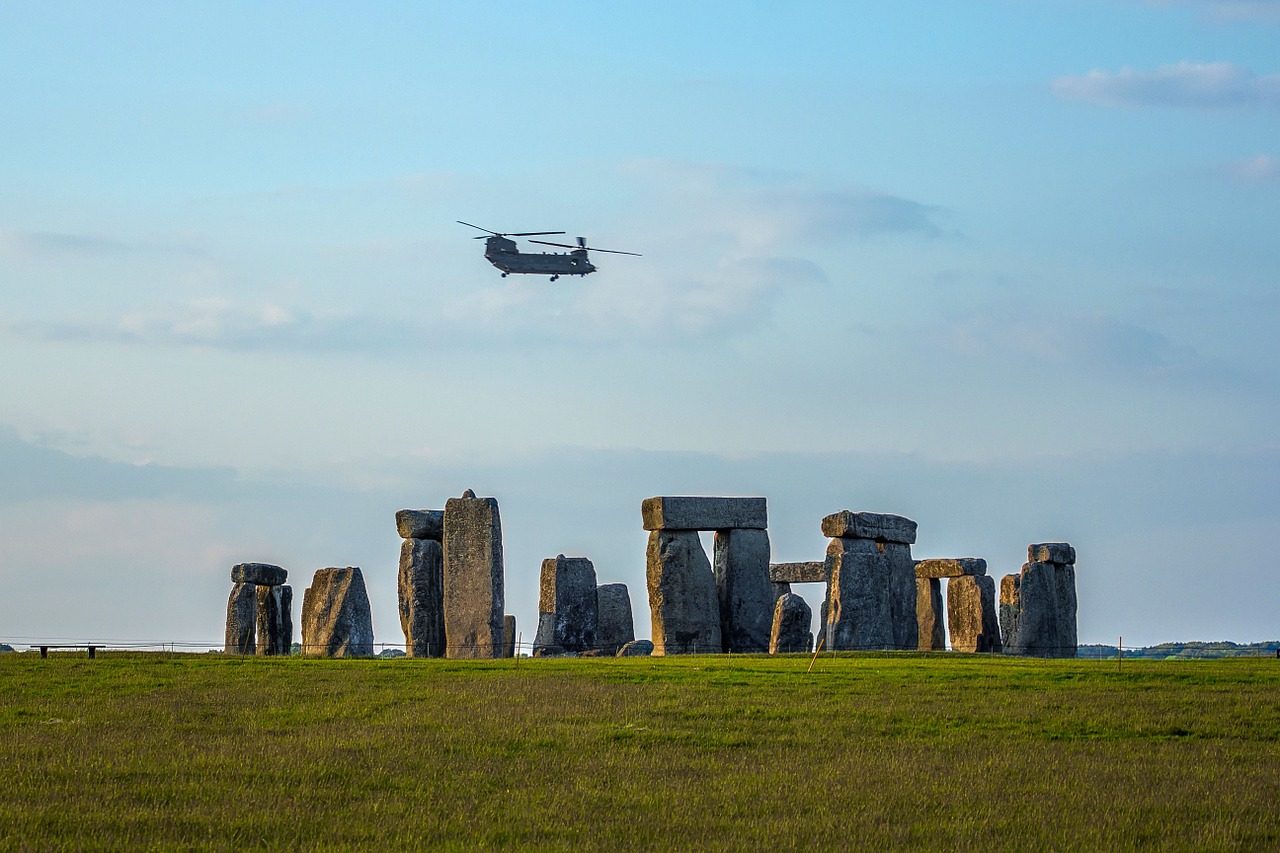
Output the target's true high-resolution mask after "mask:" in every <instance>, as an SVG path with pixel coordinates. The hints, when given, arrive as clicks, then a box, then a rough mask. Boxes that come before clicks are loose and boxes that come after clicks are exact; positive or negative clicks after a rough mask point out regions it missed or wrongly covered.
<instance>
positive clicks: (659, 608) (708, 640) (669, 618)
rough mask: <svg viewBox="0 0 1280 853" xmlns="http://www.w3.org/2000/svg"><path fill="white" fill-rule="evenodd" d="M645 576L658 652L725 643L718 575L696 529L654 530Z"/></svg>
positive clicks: (697, 650)
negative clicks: (716, 576) (718, 592)
mask: <svg viewBox="0 0 1280 853" xmlns="http://www.w3.org/2000/svg"><path fill="white" fill-rule="evenodd" d="M645 578H646V581H647V585H648V588H649V615H650V620H651V622H652V626H653V653H654V654H655V655H674V654H709V653H711V652H719V651H720V650H721V649H722V648H723V645H722V643H721V636H720V601H719V597H718V595H717V592H716V578H715V575H714V574H713V573H712V571H711V562H710V561H709V560H708V559H707V555H706V553H705V552H704V551H703V550H702V543H701V542H700V541H699V540H698V534H697V533H696V532H694V531H692V530H654V531H652V532H650V533H649V546H648V548H647V549H646V552H645Z"/></svg>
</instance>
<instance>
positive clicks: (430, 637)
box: [397, 510, 445, 658]
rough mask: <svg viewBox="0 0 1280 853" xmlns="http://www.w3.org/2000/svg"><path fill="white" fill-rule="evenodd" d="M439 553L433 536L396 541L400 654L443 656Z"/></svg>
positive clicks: (441, 553) (441, 576)
mask: <svg viewBox="0 0 1280 853" xmlns="http://www.w3.org/2000/svg"><path fill="white" fill-rule="evenodd" d="M404 511H405V510H401V512H404ZM443 554H444V552H443V549H442V548H441V547H440V543H439V542H436V541H435V540H433V539H405V540H404V541H403V542H401V543H400V573H399V576H398V579H397V587H398V589H399V598H400V629H401V630H402V631H404V653H405V654H406V655H408V656H409V657H411V658H425V657H433V658H439V657H444V646H445V644H444V556H443Z"/></svg>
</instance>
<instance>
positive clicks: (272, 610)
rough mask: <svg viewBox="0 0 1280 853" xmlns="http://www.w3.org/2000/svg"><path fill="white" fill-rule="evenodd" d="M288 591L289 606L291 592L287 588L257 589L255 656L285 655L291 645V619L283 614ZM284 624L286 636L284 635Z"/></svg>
mask: <svg viewBox="0 0 1280 853" xmlns="http://www.w3.org/2000/svg"><path fill="white" fill-rule="evenodd" d="M286 590H288V591H289V596H288V597H289V606H292V604H293V594H292V590H289V587H287V586H283V585H282V586H260V587H258V618H257V624H258V639H257V654H259V655H287V654H289V652H290V651H291V648H290V647H291V646H292V645H293V636H292V634H293V618H292V616H291V615H290V614H287V613H286V612H285V602H284V597H285V595H284V594H285V591H286ZM286 622H287V623H288V631H289V633H288V635H286V634H285V627H286Z"/></svg>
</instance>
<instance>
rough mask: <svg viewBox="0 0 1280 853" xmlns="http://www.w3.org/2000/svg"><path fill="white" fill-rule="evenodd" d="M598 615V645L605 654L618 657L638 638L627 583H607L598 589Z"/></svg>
mask: <svg viewBox="0 0 1280 853" xmlns="http://www.w3.org/2000/svg"><path fill="white" fill-rule="evenodd" d="M596 615H597V621H596V645H597V646H599V647H600V650H601V651H602V652H603V653H604V654H607V655H616V654H617V653H618V651H619V650H620V649H621V648H622V647H623V646H625V645H626V644H627V643H629V642H631V641H632V640H634V639H635V638H636V628H635V619H634V617H633V616H632V614H631V593H630V592H629V591H628V590H627V585H626V584H625V583H606V584H601V585H600V586H598V587H596Z"/></svg>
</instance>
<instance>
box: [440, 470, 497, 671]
mask: <svg viewBox="0 0 1280 853" xmlns="http://www.w3.org/2000/svg"><path fill="white" fill-rule="evenodd" d="M467 493H470V494H469V496H468V494H467ZM467 493H464V496H463V497H461V498H450V499H449V500H448V502H447V503H446V504H445V508H444V634H445V650H446V655H447V656H448V657H450V658H494V657H500V656H501V654H502V617H503V615H504V587H503V584H504V577H503V566H502V521H501V518H500V517H499V514H498V502H497V501H496V500H494V499H493V498H477V497H475V496H474V493H471V490H470V489H468V490H467Z"/></svg>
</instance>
